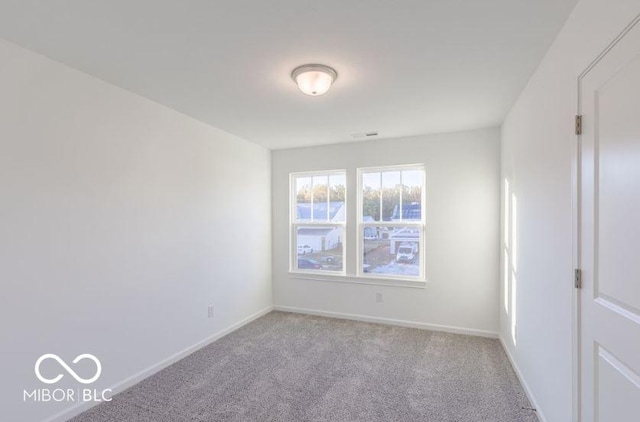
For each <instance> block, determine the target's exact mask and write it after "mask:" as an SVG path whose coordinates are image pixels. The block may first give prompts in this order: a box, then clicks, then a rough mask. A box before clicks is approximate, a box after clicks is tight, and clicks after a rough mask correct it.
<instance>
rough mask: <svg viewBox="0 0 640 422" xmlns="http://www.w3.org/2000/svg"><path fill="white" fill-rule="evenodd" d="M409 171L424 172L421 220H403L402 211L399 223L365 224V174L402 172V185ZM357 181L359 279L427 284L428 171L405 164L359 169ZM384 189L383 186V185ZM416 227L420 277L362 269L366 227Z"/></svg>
mask: <svg viewBox="0 0 640 422" xmlns="http://www.w3.org/2000/svg"><path fill="white" fill-rule="evenodd" d="M407 170H418V171H421V172H422V192H421V198H420V200H421V205H420V220H404V221H403V220H402V209H401V212H400V220H399V221H372V222H364V221H363V208H364V201H363V197H362V188H363V184H362V178H363V175H364V174H365V173H376V172H389V171H400V183H402V171H407ZM357 181H358V186H357V189H358V208H357V210H356V211H357V232H356V233H357V234H356V235H357V238H358V241H357V242H356V244H357V251H356V256H357V260H356V261H357V269H356V273H357V276H358V277H361V278H366V279H382V280H399V281H417V282H422V283H424V282H426V281H427V278H426V270H425V268H426V253H425V249H426V247H425V243H426V242H425V231H426V170H425V167H424V165H423V164H405V165H394V166H381V167H359V168H358V169H357ZM381 187H382V185H381ZM380 202H381V203H380V218H382V196H381V197H380ZM400 205H402V191H401V193H400ZM399 226H401V227H415V228H417V229H418V231H419V234H420V237H419V245H418V248H419V251H418V254H419V258H420V274H419V275H418V276H409V275H394V274H375V273H365V272H364V271H363V269H362V266H363V264H364V257H363V255H362V254H363V251H364V236H363V233H364V229H365V227H399Z"/></svg>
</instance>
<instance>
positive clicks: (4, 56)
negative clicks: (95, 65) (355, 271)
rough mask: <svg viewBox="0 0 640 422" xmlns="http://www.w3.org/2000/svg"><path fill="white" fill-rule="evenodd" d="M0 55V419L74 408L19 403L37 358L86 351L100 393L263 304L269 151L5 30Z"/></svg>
mask: <svg viewBox="0 0 640 422" xmlns="http://www.w3.org/2000/svg"><path fill="white" fill-rule="evenodd" d="M0 63H1V65H0V201H1V206H0V277H1V285H0V288H1V291H0V326H1V330H0V332H1V335H0V343H1V346H0V353H2V356H1V363H0V365H1V368H0V384H1V388H2V390H1V391H0V402H1V405H0V408H1V409H2V416H1V417H0V419H3V420H11V421H38V420H42V419H44V418H45V417H48V416H51V415H53V414H55V413H56V412H59V411H62V410H64V409H68V408H69V407H70V406H71V404H68V403H61V404H58V405H56V404H52V403H40V404H33V403H31V404H26V403H23V402H22V390H23V389H33V388H40V387H45V386H44V385H43V384H41V383H39V382H38V381H37V380H36V378H35V376H34V371H33V368H34V363H35V361H36V359H37V358H38V357H39V356H40V355H42V354H44V353H56V354H59V355H60V356H61V357H63V359H65V360H66V361H67V362H71V360H73V358H75V357H76V356H77V355H79V354H81V353H93V354H95V355H96V356H97V357H98V358H99V359H100V360H101V361H102V366H103V372H102V377H101V378H100V379H99V380H98V381H97V382H96V383H95V384H93V385H92V386H91V387H92V388H97V389H102V388H107V387H110V386H114V385H117V384H118V383H121V382H122V381H124V380H125V379H127V378H128V377H131V376H133V375H135V374H137V373H139V372H140V371H143V370H145V369H146V368H149V367H150V366H152V365H154V364H156V363H158V362H161V361H163V360H164V359H167V358H168V357H170V356H171V355H173V354H175V353H177V352H180V351H181V350H183V349H185V348H188V347H190V346H192V345H194V344H196V343H198V342H200V341H202V340H204V339H207V338H208V337H210V336H212V335H213V334H215V333H218V332H220V331H222V330H224V329H226V328H228V327H231V326H232V325H233V324H235V323H237V322H239V321H241V320H243V319H244V318H247V317H248V316H250V315H252V314H255V313H256V312H259V311H261V310H263V309H265V308H268V307H269V306H271V303H272V289H271V281H270V274H271V257H270V247H271V240H270V222H271V216H270V152H269V151H268V150H266V149H263V148H261V147H258V146H256V145H253V144H251V143H248V142H246V141H244V140H242V139H239V138H236V137H234V136H231V135H229V134H227V133H224V132H222V131H220V130H217V129H215V128H212V127H209V126H207V125H204V124H202V123H199V122H197V121H195V120H193V119H191V118H189V117H186V116H184V115H181V114H178V113H177V112H175V111H172V110H170V109H168V108H166V107H163V106H160V105H158V104H156V103H153V102H151V101H149V100H147V99H144V98H142V97H139V96H136V95H134V94H131V93H129V92H127V91H124V90H122V89H120V88H117V87H114V86H112V85H109V84H107V83H104V82H102V81H100V80H97V79H95V78H93V77H91V76H89V75H86V74H83V73H80V72H77V71H75V70H72V69H69V68H67V67H65V66H62V65H60V64H58V63H55V62H53V61H51V60H49V59H46V58H44V57H41V56H38V55H35V54H33V53H31V52H28V51H26V50H23V49H21V48H18V47H16V46H14V45H12V44H9V43H6V42H4V41H0ZM208 304H214V305H215V318H214V319H208V318H207V305H208ZM50 370H51V371H59V368H58V367H56V366H54V365H52V366H51V367H50ZM50 375H55V372H53V373H52V374H50ZM68 378H70V377H69V376H66V379H68ZM69 385H72V384H69ZM61 386H65V383H64V382H61V383H60V384H56V387H61Z"/></svg>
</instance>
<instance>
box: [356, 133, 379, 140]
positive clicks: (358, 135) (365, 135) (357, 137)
mask: <svg viewBox="0 0 640 422" xmlns="http://www.w3.org/2000/svg"><path fill="white" fill-rule="evenodd" d="M373 136H378V132H364V133H353V134H351V137H352V138H353V139H362V138H371V137H373Z"/></svg>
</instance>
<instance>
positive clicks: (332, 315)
mask: <svg viewBox="0 0 640 422" xmlns="http://www.w3.org/2000/svg"><path fill="white" fill-rule="evenodd" d="M273 309H274V310H276V311H282V312H291V313H296V314H307V315H316V316H323V317H328V318H340V319H350V320H353V321H362V322H373V323H376V324H386V325H397V326H400V327H409V328H419V329H422V330H431V331H444V332H447V333H455V334H465V335H470V336H477V337H489V338H498V333H494V332H492V331H483V330H476V329H473V328H462V327H452V326H448V325H439V324H427V323H424V322H414V321H405V320H402V319H391V318H381V317H373V316H367V315H356V314H345V313H342V312H329V311H319V310H316V309H305V308H295V307H292V306H274V307H273Z"/></svg>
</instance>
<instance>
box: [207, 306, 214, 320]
mask: <svg viewBox="0 0 640 422" xmlns="http://www.w3.org/2000/svg"><path fill="white" fill-rule="evenodd" d="M207 318H213V305H209V307H208V308H207Z"/></svg>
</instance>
